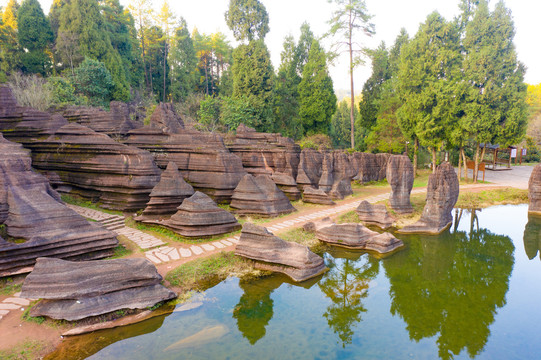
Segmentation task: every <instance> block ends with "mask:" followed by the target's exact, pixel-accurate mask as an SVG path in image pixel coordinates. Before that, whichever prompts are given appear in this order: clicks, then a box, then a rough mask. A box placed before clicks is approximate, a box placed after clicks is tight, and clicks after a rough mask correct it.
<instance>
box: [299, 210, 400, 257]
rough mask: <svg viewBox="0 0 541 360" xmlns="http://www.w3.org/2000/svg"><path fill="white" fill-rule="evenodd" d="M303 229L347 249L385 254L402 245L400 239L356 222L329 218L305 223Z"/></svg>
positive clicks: (319, 238) (320, 238) (321, 239)
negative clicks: (338, 222)
mask: <svg viewBox="0 0 541 360" xmlns="http://www.w3.org/2000/svg"><path fill="white" fill-rule="evenodd" d="M304 229H305V230H308V231H309V230H312V231H315V234H316V238H317V239H318V240H320V241H323V242H326V243H329V244H332V245H335V246H340V247H345V248H348V249H356V250H370V251H376V252H378V253H381V254H385V253H388V252H391V251H394V250H396V249H398V248H400V247H402V246H404V243H403V242H402V241H401V240H398V239H397V238H395V237H394V236H393V235H392V234H390V233H382V234H380V233H377V232H375V231H372V230H370V229H369V228H367V227H366V226H363V225H361V224H356V223H348V224H335V223H333V222H332V221H331V220H330V219H329V218H325V219H323V220H322V221H320V222H314V223H312V224H310V223H308V224H305V226H304Z"/></svg>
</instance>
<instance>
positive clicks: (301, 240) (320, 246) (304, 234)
mask: <svg viewBox="0 0 541 360" xmlns="http://www.w3.org/2000/svg"><path fill="white" fill-rule="evenodd" d="M280 238H281V239H283V240H285V241H291V242H296V243H297V244H301V245H304V246H308V247H309V248H310V250H312V251H313V252H315V253H316V254H320V255H321V254H323V253H324V252H325V251H327V250H328V249H329V245H327V244H325V243H323V242H321V241H319V240H318V239H317V238H316V235H315V233H312V232H308V231H304V230H303V229H302V228H296V229H292V230H289V231H288V232H286V233H284V234H281V235H280Z"/></svg>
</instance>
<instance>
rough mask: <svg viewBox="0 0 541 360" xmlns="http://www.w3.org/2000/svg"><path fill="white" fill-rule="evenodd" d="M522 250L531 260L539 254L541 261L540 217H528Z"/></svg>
mask: <svg viewBox="0 0 541 360" xmlns="http://www.w3.org/2000/svg"><path fill="white" fill-rule="evenodd" d="M523 240H524V250H525V251H526V256H528V259H530V260H532V259H533V258H535V257H536V256H537V253H538V252H539V259H540V260H541V217H539V216H535V215H529V216H528V223H527V224H526V227H525V228H524V238H523Z"/></svg>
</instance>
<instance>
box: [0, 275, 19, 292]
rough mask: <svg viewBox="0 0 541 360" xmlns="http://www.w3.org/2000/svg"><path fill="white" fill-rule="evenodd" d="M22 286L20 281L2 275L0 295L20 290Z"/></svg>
mask: <svg viewBox="0 0 541 360" xmlns="http://www.w3.org/2000/svg"><path fill="white" fill-rule="evenodd" d="M22 286H23V282H22V281H18V282H15V281H14V280H13V278H11V277H4V278H1V279H0V295H5V296H9V295H13V294H15V293H16V292H19V291H21V288H22Z"/></svg>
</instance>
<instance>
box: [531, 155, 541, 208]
mask: <svg viewBox="0 0 541 360" xmlns="http://www.w3.org/2000/svg"><path fill="white" fill-rule="evenodd" d="M528 198H529V200H530V205H529V207H528V212H529V213H533V214H540V215H541V164H539V165H536V166H535V167H534V169H533V171H532V174H531V175H530V180H529V182H528Z"/></svg>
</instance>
